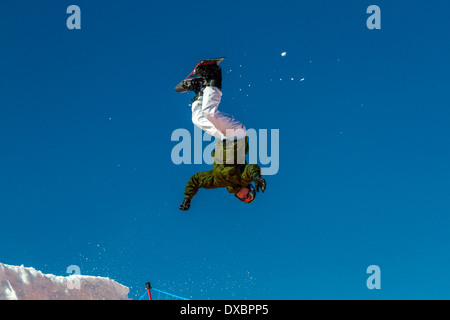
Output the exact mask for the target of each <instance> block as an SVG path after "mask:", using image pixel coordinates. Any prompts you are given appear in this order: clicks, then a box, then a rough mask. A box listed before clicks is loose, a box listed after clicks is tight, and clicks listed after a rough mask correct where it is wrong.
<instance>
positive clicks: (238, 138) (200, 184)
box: [175, 63, 266, 210]
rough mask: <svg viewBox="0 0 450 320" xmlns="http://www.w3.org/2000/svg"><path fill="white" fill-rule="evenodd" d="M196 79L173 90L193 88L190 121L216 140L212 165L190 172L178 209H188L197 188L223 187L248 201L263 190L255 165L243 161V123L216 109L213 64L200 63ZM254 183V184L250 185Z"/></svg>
mask: <svg viewBox="0 0 450 320" xmlns="http://www.w3.org/2000/svg"><path fill="white" fill-rule="evenodd" d="M194 74H195V75H197V76H198V77H197V78H193V79H187V80H184V81H182V82H181V83H180V84H179V85H177V86H176V88H175V90H176V91H177V92H187V91H193V92H194V93H196V96H195V97H194V99H192V101H193V103H192V122H193V123H194V125H196V126H197V127H199V128H200V129H202V130H204V131H205V132H206V133H208V134H210V135H212V136H214V137H215V138H216V139H217V143H216V149H215V150H214V151H213V154H212V156H213V159H214V163H213V168H212V170H209V171H203V172H198V173H196V174H194V175H193V176H192V177H191V178H190V179H189V181H188V182H187V184H186V188H185V190H184V200H183V203H182V204H181V205H180V209H181V210H188V209H189V208H190V206H191V200H192V198H193V197H194V196H195V195H196V194H197V192H198V190H199V189H200V188H205V189H215V188H227V191H228V192H229V193H233V194H234V195H235V196H236V197H237V198H238V199H239V200H241V201H242V202H244V203H251V202H252V201H253V200H254V199H255V197H256V192H259V190H261V191H262V192H264V191H265V190H266V181H265V179H263V178H262V177H261V168H260V167H259V166H258V165H257V164H247V163H246V161H245V155H246V154H247V153H248V137H247V136H246V128H245V127H244V125H243V124H242V123H241V122H239V121H237V120H236V119H234V118H233V117H232V116H230V115H227V114H225V113H222V112H220V111H219V110H218V107H219V104H220V101H221V98H222V70H221V68H220V66H219V65H218V64H217V63H212V64H208V65H200V66H198V67H196V69H195V70H194ZM253 183H254V185H253Z"/></svg>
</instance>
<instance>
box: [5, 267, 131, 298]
mask: <svg viewBox="0 0 450 320" xmlns="http://www.w3.org/2000/svg"><path fill="white" fill-rule="evenodd" d="M128 293H129V289H128V288H127V287H125V286H123V285H121V284H120V283H117V282H116V281H114V280H111V279H109V278H103V277H93V276H83V275H69V276H67V277H62V276H55V275H53V274H43V273H42V272H41V271H38V270H36V269H34V268H26V267H24V266H23V265H22V266H20V267H18V266H10V265H7V264H3V263H0V300H128V299H129V298H128Z"/></svg>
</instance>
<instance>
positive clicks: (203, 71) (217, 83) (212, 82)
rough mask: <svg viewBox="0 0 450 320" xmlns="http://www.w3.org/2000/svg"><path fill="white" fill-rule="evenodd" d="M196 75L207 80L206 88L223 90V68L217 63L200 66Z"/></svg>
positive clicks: (195, 71) (195, 72) (196, 70)
mask: <svg viewBox="0 0 450 320" xmlns="http://www.w3.org/2000/svg"><path fill="white" fill-rule="evenodd" d="M194 74H195V75H197V76H201V77H204V78H205V79H206V86H209V87H217V88H218V89H219V90H222V68H220V67H219V65H217V64H216V63H213V64H206V65H202V66H198V67H197V68H196V69H195V70H194Z"/></svg>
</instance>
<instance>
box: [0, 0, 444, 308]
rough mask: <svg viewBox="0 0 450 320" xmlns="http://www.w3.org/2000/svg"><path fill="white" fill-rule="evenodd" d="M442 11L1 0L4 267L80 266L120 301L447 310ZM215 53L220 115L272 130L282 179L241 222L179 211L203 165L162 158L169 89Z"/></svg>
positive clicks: (201, 208) (223, 199)
mask: <svg viewBox="0 0 450 320" xmlns="http://www.w3.org/2000/svg"><path fill="white" fill-rule="evenodd" d="M72 4H76V5H78V6H79V7H80V8H81V26H82V29H81V30H68V29H67V27H66V19H67V17H68V16H69V15H68V14H66V9H67V7H68V6H69V5H72ZM371 4H377V5H379V6H380V8H381V27H382V28H381V30H369V29H367V27H366V19H367V18H368V16H369V15H368V14H366V9H367V7H368V6H369V5H371ZM448 12H450V3H449V2H448V1H432V2H427V1H381V0H377V1H298V0H297V1H216V2H211V3H208V4H207V5H206V3H205V2H200V1H171V2H163V1H158V2H156V1H143V0H141V1H137V0H133V1H111V0H109V1H100V0H96V1H85V0H76V1H12V0H2V1H1V2H0V70H1V71H0V75H1V76H0V137H1V140H0V152H1V153H0V218H1V231H0V262H2V263H7V264H13V265H20V264H24V265H25V266H33V267H35V268H37V269H40V270H42V271H44V272H46V273H54V274H57V275H65V271H66V268H67V267H68V266H69V265H78V266H80V268H81V272H82V273H83V274H88V275H99V276H108V277H111V278H113V279H115V280H117V281H119V282H121V283H122V284H124V285H127V286H129V287H131V295H130V296H131V297H138V296H140V295H141V294H142V292H143V291H144V290H145V286H144V283H145V282H147V281H151V282H152V284H153V286H154V287H156V288H158V289H161V290H165V291H169V292H173V293H174V294H177V295H181V296H185V297H188V298H189V297H192V298H195V299H309V298H312V299H330V298H332V299H347V298H354V299H395V298H400V299H409V298H447V299H448V298H450V273H449V270H450V258H449V255H448V253H449V252H450V247H449V244H450V235H449V224H450V205H449V202H448V199H449V194H450V184H449V181H450V170H449V163H450V148H449V145H450V125H449V123H450V109H449V107H450V93H449V92H450V91H449V87H450V80H449V74H450V63H449V59H448V58H449V56H450V43H449V41H448V31H449V30H450V25H449V22H448ZM282 52H287V55H286V56H285V57H282V56H281V53H282ZM218 56H226V57H228V59H227V60H225V61H224V62H223V64H222V67H223V70H224V79H223V81H224V83H223V86H224V90H223V93H224V95H223V103H222V105H221V109H222V110H223V111H225V112H227V113H231V114H233V115H235V116H236V118H238V119H239V120H241V121H242V122H244V123H245V124H246V126H247V127H248V128H255V129H279V130H280V168H279V172H278V173H277V174H276V175H274V176H267V177H266V178H267V182H268V188H267V191H266V193H265V194H264V195H261V194H259V195H258V197H257V199H256V200H255V202H254V203H253V204H251V205H248V206H247V205H243V204H241V203H240V202H239V201H237V200H236V199H235V198H234V196H232V195H230V194H228V193H227V192H226V191H225V190H223V189H218V190H201V191H200V192H199V194H198V195H197V197H196V198H194V200H193V203H192V207H191V210H190V211H188V212H187V213H185V212H181V211H180V210H179V209H178V206H179V204H180V203H181V201H182V199H183V196H184V195H183V191H184V186H185V184H186V182H187V180H188V179H189V177H190V176H191V175H192V174H194V173H195V172H197V171H202V170H208V169H209V167H208V166H207V165H205V164H203V165H179V166H177V165H174V164H173V163H172V161H171V158H170V154H171V150H172V148H173V147H174V145H175V144H176V143H175V142H172V141H171V140H170V137H171V134H172V132H173V131H174V130H175V129H178V128H186V129H189V130H190V131H191V132H193V125H192V123H191V119H190V117H191V115H190V108H189V106H188V104H189V103H190V98H191V95H190V94H178V93H176V92H175V91H174V86H175V85H176V84H177V83H178V82H179V81H180V80H182V79H183V78H184V77H185V76H186V75H187V74H188V73H189V72H190V71H191V69H192V68H193V66H194V65H195V63H196V62H197V61H198V60H200V59H203V58H211V57H218ZM230 70H232V72H230ZM290 78H294V80H293V81H291V80H290ZM301 78H304V79H305V80H304V81H299V79H301ZM280 79H282V80H281V81H280ZM249 85H250V86H249ZM240 89H242V91H240ZM370 265H378V266H379V267H380V269H381V289H380V290H373V291H371V290H369V289H367V287H366V279H367V277H368V275H367V274H366V268H367V267H368V266H370Z"/></svg>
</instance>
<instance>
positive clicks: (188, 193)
mask: <svg viewBox="0 0 450 320" xmlns="http://www.w3.org/2000/svg"><path fill="white" fill-rule="evenodd" d="M200 188H205V189H213V188H217V186H216V184H215V181H214V173H213V171H212V170H209V171H203V172H198V173H196V174H194V175H193V176H192V177H191V178H190V179H189V181H188V183H187V184H186V188H185V189H184V200H183V204H182V205H181V206H180V209H181V210H188V209H189V207H190V205H191V200H192V198H193V197H194V196H195V195H196V194H197V192H198V189H200Z"/></svg>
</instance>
